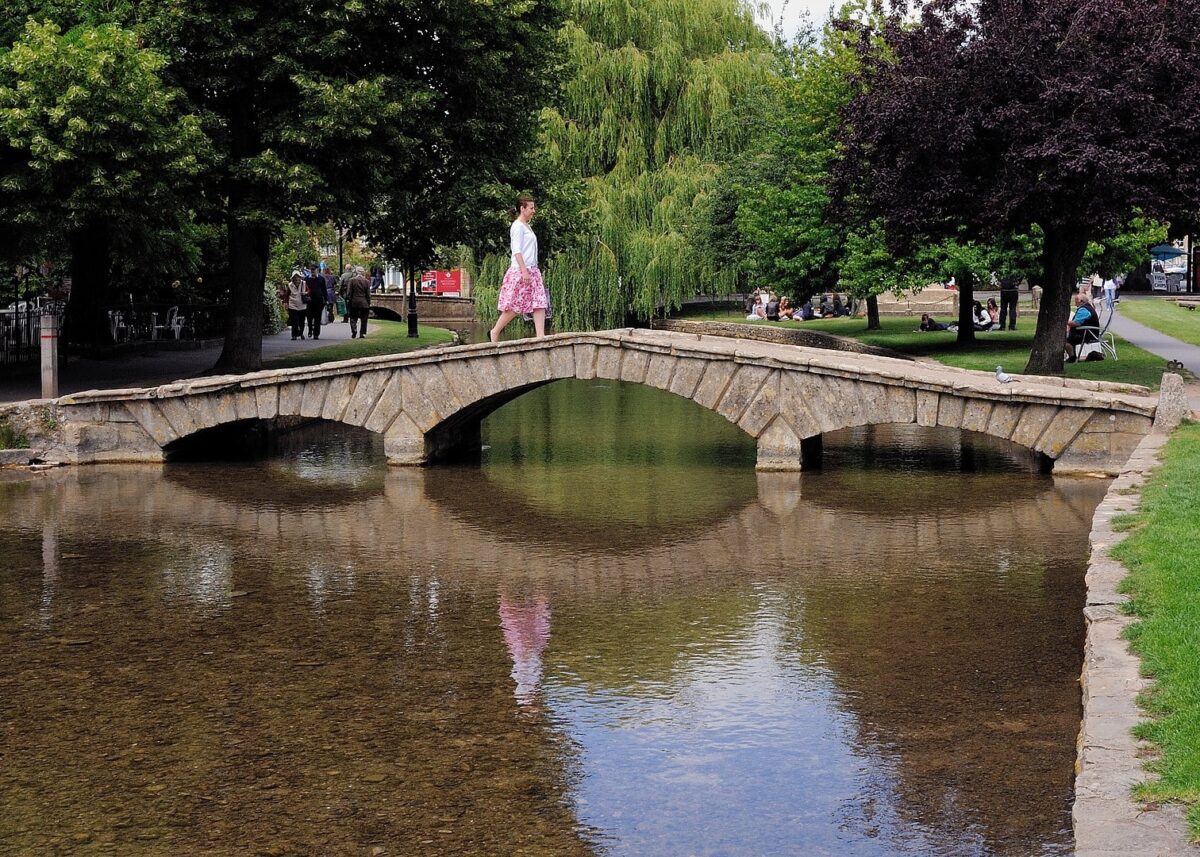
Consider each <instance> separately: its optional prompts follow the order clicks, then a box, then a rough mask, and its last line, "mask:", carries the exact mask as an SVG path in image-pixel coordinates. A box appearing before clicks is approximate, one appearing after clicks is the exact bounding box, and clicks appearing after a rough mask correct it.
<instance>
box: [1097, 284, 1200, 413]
mask: <svg viewBox="0 0 1200 857" xmlns="http://www.w3.org/2000/svg"><path fill="white" fill-rule="evenodd" d="M1136 300H1160V299H1159V298H1154V297H1144V298H1142V297H1131V298H1125V299H1124V300H1123V301H1122V303H1128V302H1130V301H1136ZM1108 329H1109V330H1111V331H1112V332H1113V333H1115V334H1116V335H1117V336H1119V337H1121V338H1122V339H1124V340H1125V341H1126V342H1129V343H1130V344H1132V345H1136V346H1137V347H1138V348H1141V349H1143V350H1144V351H1149V352H1150V353H1151V354H1156V355H1158V356H1159V357H1162V358H1164V359H1166V360H1178V361H1179V362H1180V363H1182V364H1183V366H1184V368H1185V369H1187V370H1188V371H1189V372H1191V373H1192V374H1194V375H1197V376H1200V346H1197V345H1191V344H1189V343H1187V342H1180V341H1179V340H1178V339H1175V338H1174V337H1172V336H1167V335H1166V334H1165V333H1159V332H1158V331H1157V330H1154V329H1153V328H1150V327H1146V325H1144V324H1140V323H1138V322H1136V321H1134V320H1133V319H1131V318H1126V317H1125V316H1124V315H1122V314H1121V304H1120V303H1118V304H1117V314H1116V316H1114V317H1113V320H1112V324H1111V325H1109V328H1108ZM1118 354H1119V352H1118ZM1187 391H1188V400H1189V401H1190V402H1191V405H1192V414H1193V415H1196V414H1200V382H1196V381H1193V382H1191V383H1190V384H1188V385H1187Z"/></svg>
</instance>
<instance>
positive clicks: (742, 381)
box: [716, 365, 771, 423]
mask: <svg viewBox="0 0 1200 857" xmlns="http://www.w3.org/2000/svg"><path fill="white" fill-rule="evenodd" d="M770 374H771V370H770V369H764V368H762V367H761V366H746V365H741V366H737V367H736V369H735V370H734V373H733V376H732V377H731V378H730V379H729V383H728V384H726V385H725V392H724V394H722V396H721V398H720V400H719V401H718V402H717V406H716V411H717V413H719V414H720V415H721V416H723V417H725V419H727V420H729V421H730V422H731V423H737V422H738V420H740V419H741V418H742V414H743V413H745V411H746V408H747V407H749V405H750V403H751V402H752V401H753V400H754V397H755V396H756V395H757V394H758V391H759V388H760V387H762V385H763V381H765V380H766V379H767V376H768V375H770Z"/></svg>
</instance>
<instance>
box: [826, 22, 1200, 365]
mask: <svg viewBox="0 0 1200 857" xmlns="http://www.w3.org/2000/svg"><path fill="white" fill-rule="evenodd" d="M906 12H907V9H906V8H905V7H904V5H903V4H900V5H899V6H898V7H896V8H893V9H892V10H891V14H890V15H888V16H887V17H886V18H885V19H884V20H885V24H884V25H883V27H882V32H881V33H877V34H874V35H877V36H882V37H883V39H884V40H885V42H886V45H887V48H886V49H885V50H883V51H879V50H877V49H875V47H874V46H872V45H873V43H872V40H868V39H864V40H863V44H864V45H865V46H871V47H868V48H866V49H864V52H863V54H864V56H863V62H864V65H863V68H864V79H863V83H864V88H863V89H862V90H861V94H860V95H859V96H858V97H857V98H855V99H854V100H853V101H852V102H851V103H850V104H849V105H848V107H847V110H846V113H845V124H844V127H843V135H842V143H843V150H842V151H843V157H842V159H841V161H840V164H839V167H838V174H837V177H838V182H839V184H840V185H841V188H842V192H843V194H847V193H852V194H853V195H854V196H855V198H856V199H857V200H858V201H859V202H860V203H861V204H863V205H864V206H865V207H866V208H867V210H868V212H869V214H870V215H872V216H877V217H880V218H882V219H883V221H884V223H885V224H886V227H887V232H888V238H889V243H890V244H892V246H893V247H895V248H897V249H898V250H901V251H903V250H905V249H906V248H910V247H912V246H913V245H914V243H915V242H917V241H922V240H928V239H930V238H933V239H935V240H936V239H939V238H945V237H951V236H954V235H957V234H961V230H963V229H964V228H965V230H966V232H967V234H968V235H970V236H971V237H974V238H976V239H978V240H989V239H991V238H994V237H995V236H998V235H1002V234H1004V233H1006V232H1009V233H1011V232H1016V233H1020V232H1025V231H1027V230H1029V229H1030V228H1032V227H1033V226H1038V227H1040V228H1041V230H1042V232H1043V234H1044V236H1045V244H1044V253H1043V258H1042V267H1043V271H1042V286H1043V288H1044V290H1045V291H1044V293H1043V298H1042V305H1041V309H1040V311H1039V314H1038V323H1037V332H1036V334H1035V337H1034V341H1033V348H1032V351H1031V353H1030V356H1029V363H1028V365H1027V366H1026V367H1025V371H1026V372H1029V373H1042V374H1044V373H1058V372H1061V371H1062V366H1063V354H1062V342H1063V331H1064V328H1065V325H1066V321H1067V317H1068V314H1069V303H1070V294H1071V291H1072V287H1073V284H1074V282H1075V279H1076V275H1077V268H1078V267H1079V265H1080V263H1081V261H1082V259H1083V255H1084V252H1085V250H1086V248H1087V244H1088V241H1090V240H1102V239H1104V238H1107V237H1109V236H1111V235H1113V234H1115V233H1116V232H1118V231H1119V230H1120V229H1121V227H1122V226H1123V225H1125V224H1126V223H1128V222H1129V220H1130V219H1131V218H1132V217H1134V216H1136V215H1137V214H1139V213H1140V214H1142V215H1145V216H1149V217H1154V218H1158V219H1162V220H1175V221H1177V222H1178V221H1180V220H1186V219H1194V216H1195V214H1196V212H1197V211H1200V158H1198V157H1197V152H1198V151H1200V109H1198V105H1200V0H932V2H929V3H927V4H925V5H924V7H923V8H922V9H921V12H920V16H919V18H917V19H916V20H915V21H914V20H913V19H911V18H909V17H908V16H907V15H906ZM877 44H878V42H874V45H877Z"/></svg>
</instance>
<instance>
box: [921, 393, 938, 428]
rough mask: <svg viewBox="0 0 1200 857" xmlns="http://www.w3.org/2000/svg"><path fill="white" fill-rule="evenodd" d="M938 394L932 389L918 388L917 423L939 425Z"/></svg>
mask: <svg viewBox="0 0 1200 857" xmlns="http://www.w3.org/2000/svg"><path fill="white" fill-rule="evenodd" d="M938 398H939V397H938V394H937V393H934V392H932V391H930V390H917V425H920V426H929V427H930V428H932V427H933V426H936V425H937V416H938Z"/></svg>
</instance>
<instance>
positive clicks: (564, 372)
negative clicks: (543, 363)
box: [549, 345, 575, 378]
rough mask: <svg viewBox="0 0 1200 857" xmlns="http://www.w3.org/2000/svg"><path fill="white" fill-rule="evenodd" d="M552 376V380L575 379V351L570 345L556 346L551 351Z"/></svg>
mask: <svg viewBox="0 0 1200 857" xmlns="http://www.w3.org/2000/svg"><path fill="white" fill-rule="evenodd" d="M549 353H550V376H551V377H552V378H574V377H575V349H574V348H572V347H571V346H570V345H556V346H555V347H554V348H552V349H550V352H549Z"/></svg>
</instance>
